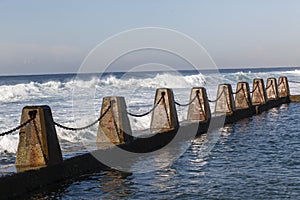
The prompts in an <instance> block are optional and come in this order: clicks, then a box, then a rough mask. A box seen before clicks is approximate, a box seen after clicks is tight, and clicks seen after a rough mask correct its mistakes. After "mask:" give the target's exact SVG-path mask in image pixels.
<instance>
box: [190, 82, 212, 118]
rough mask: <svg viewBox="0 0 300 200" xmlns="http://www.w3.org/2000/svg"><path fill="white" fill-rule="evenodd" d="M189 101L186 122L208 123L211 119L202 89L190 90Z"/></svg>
mask: <svg viewBox="0 0 300 200" xmlns="http://www.w3.org/2000/svg"><path fill="white" fill-rule="evenodd" d="M190 101H193V102H192V103H191V104H190V105H189V109H188V116H187V120H188V121H209V120H210V118H211V112H210V107H209V103H208V98H207V94H206V89H205V88H204V87H194V88H192V90H191V95H190Z"/></svg>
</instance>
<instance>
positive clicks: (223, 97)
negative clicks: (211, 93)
mask: <svg viewBox="0 0 300 200" xmlns="http://www.w3.org/2000/svg"><path fill="white" fill-rule="evenodd" d="M234 110H235V106H234V101H233V93H232V87H231V85H230V84H220V85H219V87H218V92H217V101H216V104H215V113H224V114H225V113H226V114H232V113H233V112H234Z"/></svg>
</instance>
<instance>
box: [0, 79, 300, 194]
mask: <svg viewBox="0 0 300 200" xmlns="http://www.w3.org/2000/svg"><path fill="white" fill-rule="evenodd" d="M291 101H293V102H300V96H298V95H290V90H289V84H288V80H287V78H286V77H279V79H278V84H277V80H276V79H275V78H268V79H267V83H266V86H265V85H264V82H263V79H254V80H253V86H252V90H250V87H249V84H248V83H247V82H238V83H237V86H236V91H235V92H233V91H232V87H231V85H230V84H220V85H219V87H218V92H217V97H216V99H215V100H214V101H212V100H209V99H208V97H207V94H206V90H205V88H203V87H195V88H192V89H191V94H190V103H189V104H188V113H187V121H186V122H185V123H186V124H196V125H197V126H198V130H197V131H198V133H197V134H202V133H204V132H206V131H207V130H208V126H209V125H210V123H211V121H213V120H214V119H215V118H217V117H218V116H220V115H223V116H225V123H234V122H236V121H238V120H240V119H242V118H245V117H250V116H253V115H255V114H259V113H261V112H263V111H265V110H268V109H270V108H272V107H276V106H279V105H281V104H283V103H289V102H291ZM210 102H214V103H215V110H214V113H211V110H210V105H209V103H210ZM176 105H178V103H176V101H175V100H174V94H173V91H172V90H171V89H169V88H159V89H157V90H156V95H155V100H154V105H153V108H152V109H151V112H152V119H151V126H150V130H151V132H152V134H153V135H154V136H155V137H152V138H150V139H140V138H134V137H133V136H132V131H131V127H130V123H129V119H128V115H129V114H130V113H128V112H127V107H126V102H125V99H124V97H105V98H104V99H103V102H102V108H101V116H100V118H99V119H98V120H97V122H98V132H97V139H96V142H97V143H100V144H101V143H102V144H103V143H112V144H114V145H118V146H122V147H123V148H125V149H126V148H127V149H134V148H131V146H133V145H136V146H135V147H138V148H148V149H149V150H151V149H155V148H160V147H162V146H164V145H165V144H166V143H168V142H169V140H171V139H172V137H173V136H174V134H176V131H177V130H178V129H179V128H181V127H180V125H179V121H178V116H177V111H176ZM149 113H150V112H148V114H149ZM133 116H134V115H133ZM135 116H139V115H135ZM212 123H214V122H212ZM55 125H57V123H56V122H54V121H53V118H52V113H51V109H50V107H48V106H26V107H24V108H23V111H22V116H21V126H20V127H21V129H20V132H19V135H20V139H19V145H18V151H17V155H16V162H15V164H16V167H17V169H18V172H22V171H26V172H27V171H28V170H29V171H28V174H26V173H25V174H24V173H16V176H17V177H19V178H16V177H14V176H12V178H11V179H10V177H4V178H2V181H1V180H0V190H1V195H2V196H3V195H9V194H11V193H13V194H15V195H16V194H19V193H22V192H23V193H24V192H25V191H26V192H28V191H30V190H33V189H36V188H39V187H40V186H41V185H46V184H49V183H50V182H57V181H59V180H62V179H64V178H68V177H72V176H76V175H78V174H81V173H84V172H85V171H91V170H99V168H101V169H106V168H107V167H106V166H105V165H103V164H101V163H100V164H99V163H98V161H97V160H96V159H95V158H93V156H91V155H90V154H84V155H82V156H78V157H76V158H71V159H67V160H65V161H63V159H62V153H61V149H60V145H59V142H58V138H57V134H56V129H55ZM60 127H63V126H61V125H60ZM87 127H88V126H87ZM69 130H75V128H69ZM100 146H101V145H100ZM155 146H156V147H155ZM100 149H101V148H100ZM51 166H52V167H51ZM40 168H41V169H40ZM37 169H39V170H37ZM47 170H48V171H47ZM47 173H53V174H54V176H53V177H51V179H49V181H48V180H46V179H43V181H39V182H36V180H35V181H34V180H33V181H32V182H30V184H27V185H26V187H25V188H23V189H22V190H20V191H16V190H14V188H13V185H14V184H18V182H16V181H20V179H22V178H24V177H27V178H30V177H31V176H32V174H34V176H41V177H47ZM19 174H20V175H19ZM0 179H1V178H0ZM1 188H2V189H1ZM1 195H0V197H1Z"/></svg>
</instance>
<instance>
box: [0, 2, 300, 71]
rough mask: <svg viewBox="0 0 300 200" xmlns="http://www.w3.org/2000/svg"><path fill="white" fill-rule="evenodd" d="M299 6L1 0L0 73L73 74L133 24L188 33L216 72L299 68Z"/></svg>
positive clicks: (295, 4)
mask: <svg viewBox="0 0 300 200" xmlns="http://www.w3.org/2000/svg"><path fill="white" fill-rule="evenodd" d="M299 8H300V1H298V0H286V1H284V0H268V1H261V0H245V1H239V0H205V1H204V0H189V1H182V0H180V1H179V0H151V1H150V0H148V1H146V0H126V1H125V0H124V1H122V0H119V1H117V0H107V1H104V0H103V1H101V0H99V1H96V0H95V1H92V0H90V1H82V0H81V1H76V0H73V1H57V0H53V1H37V0H36V1H33V0H27V1H14V0H0V25H1V29H0V30H1V34H0V36H1V37H0V70H1V71H0V74H3V75H4V74H41V73H62V72H63V73H65V72H76V71H77V70H78V68H79V66H80V64H81V63H82V62H83V60H84V58H85V57H86V55H87V54H88V53H89V51H91V50H92V49H93V48H94V47H95V46H96V45H97V44H99V43H100V42H102V41H104V40H105V39H106V38H108V37H110V36H112V35H114V34H117V33H119V32H122V31H125V30H128V29H132V28H139V27H163V28H169V29H174V30H177V31H180V32H182V33H185V34H187V35H189V36H190V37H192V38H194V39H195V40H196V41H197V42H199V43H200V44H201V45H203V47H205V48H206V50H207V51H208V52H209V54H210V55H211V57H212V58H213V59H214V61H215V62H216V64H217V65H218V67H219V68H239V67H261V66H265V67H272V66H300V39H299V37H300V9H299ZM127 64H128V63H127ZM129 64H130V63H129Z"/></svg>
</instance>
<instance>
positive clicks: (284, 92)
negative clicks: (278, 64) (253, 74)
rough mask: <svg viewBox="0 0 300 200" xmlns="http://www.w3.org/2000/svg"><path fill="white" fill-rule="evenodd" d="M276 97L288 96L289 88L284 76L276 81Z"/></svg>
mask: <svg viewBox="0 0 300 200" xmlns="http://www.w3.org/2000/svg"><path fill="white" fill-rule="evenodd" d="M278 96H279V97H280V98H282V97H288V96H290V87H289V83H288V79H287V77H286V76H281V77H279V79H278Z"/></svg>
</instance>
